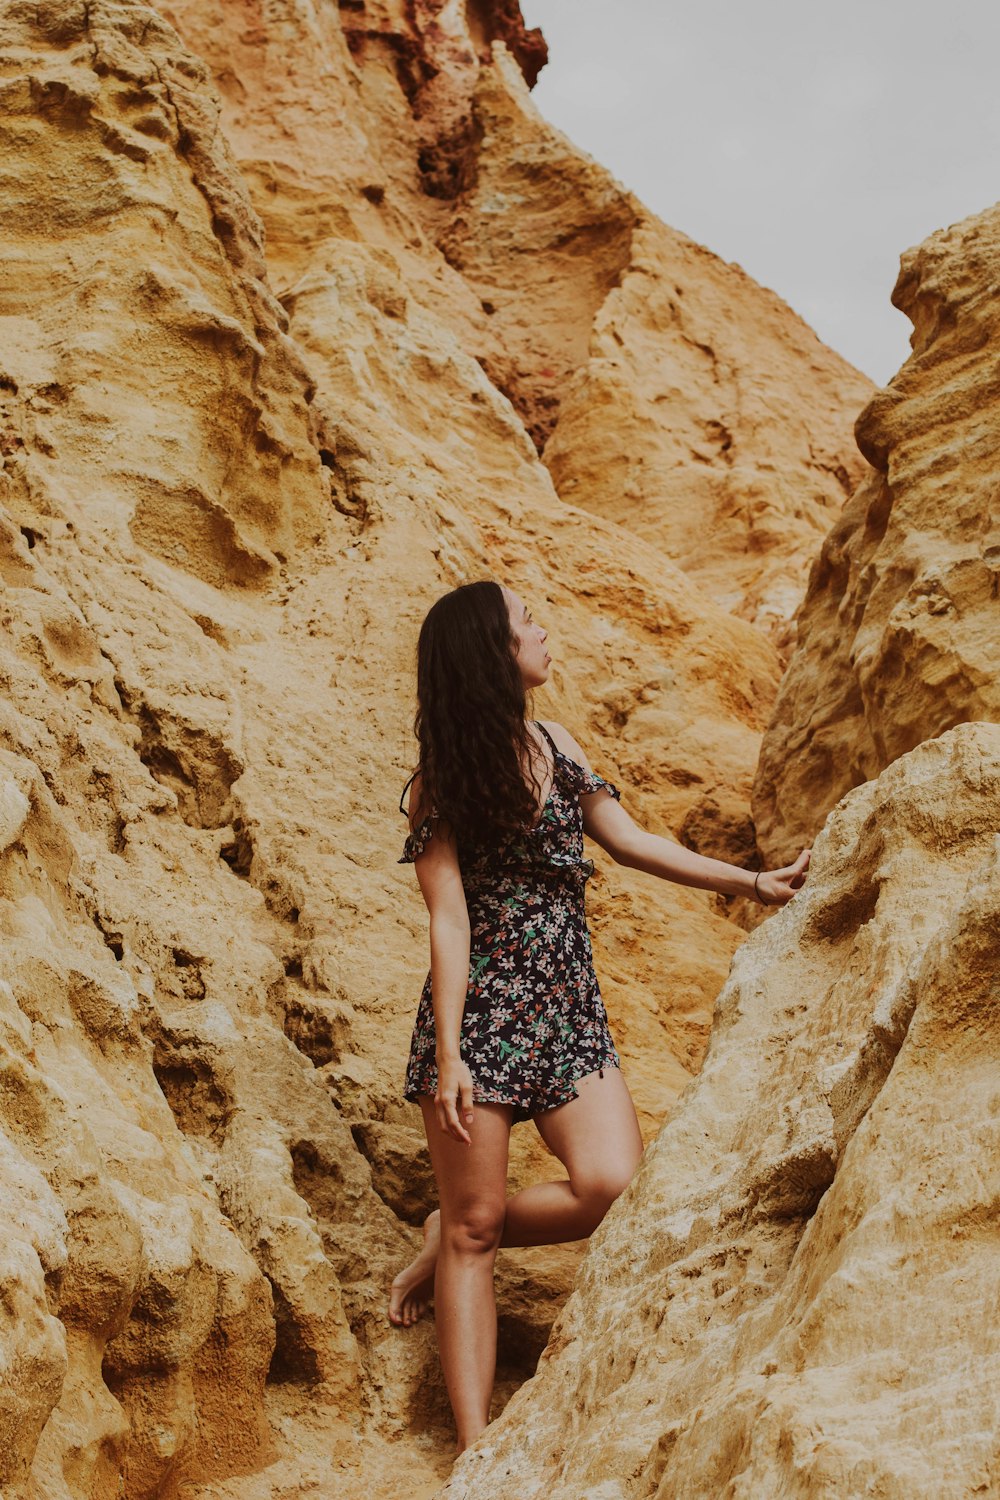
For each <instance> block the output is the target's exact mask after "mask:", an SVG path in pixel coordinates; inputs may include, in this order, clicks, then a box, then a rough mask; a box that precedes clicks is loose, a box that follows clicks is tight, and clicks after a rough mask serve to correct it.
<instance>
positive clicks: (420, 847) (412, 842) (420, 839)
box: [396, 813, 437, 865]
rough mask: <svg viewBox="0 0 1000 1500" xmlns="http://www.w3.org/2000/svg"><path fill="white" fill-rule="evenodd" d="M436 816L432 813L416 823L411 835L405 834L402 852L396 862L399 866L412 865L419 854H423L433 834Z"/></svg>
mask: <svg viewBox="0 0 1000 1500" xmlns="http://www.w3.org/2000/svg"><path fill="white" fill-rule="evenodd" d="M436 822H437V818H436V816H435V815H434V814H433V813H432V814H431V815H430V816H429V817H426V818H424V820H423V822H421V823H418V824H417V826H416V828H414V830H413V832H412V833H409V834H407V836H406V842H405V843H404V844H403V852H402V854H401V855H400V857H399V859H398V860H397V861H396V863H397V864H400V865H412V863H413V861H414V860H415V859H416V858H417V856H418V855H419V854H423V852H424V850H425V849H426V848H427V845H428V843H429V842H430V840H431V838H432V837H433V834H434V824H435V823H436Z"/></svg>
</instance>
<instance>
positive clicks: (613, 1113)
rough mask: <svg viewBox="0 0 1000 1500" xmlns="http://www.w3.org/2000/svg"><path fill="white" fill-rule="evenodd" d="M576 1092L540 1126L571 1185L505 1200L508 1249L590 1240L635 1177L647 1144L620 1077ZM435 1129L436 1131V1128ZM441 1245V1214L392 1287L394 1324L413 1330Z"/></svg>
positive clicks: (551, 1185)
mask: <svg viewBox="0 0 1000 1500" xmlns="http://www.w3.org/2000/svg"><path fill="white" fill-rule="evenodd" d="M577 1088H578V1090H579V1098H577V1099H572V1100H570V1102H569V1103H568V1104H560V1105H558V1106H557V1108H555V1109H552V1110H547V1111H546V1112H545V1114H543V1115H539V1116H538V1119H537V1120H536V1122H535V1123H536V1125H537V1127H538V1131H539V1134H540V1135H541V1137H542V1139H543V1140H544V1141H545V1144H546V1145H547V1146H548V1147H549V1149H550V1150H551V1151H553V1152H554V1153H555V1155H556V1156H557V1157H558V1158H559V1160H560V1161H561V1162H562V1164H563V1166H564V1167H565V1168H566V1170H567V1171H568V1172H569V1180H564V1181H562V1182H541V1183H538V1184H536V1185H535V1186H534V1187H529V1188H525V1189H524V1191H523V1192H520V1193H515V1194H514V1196H513V1197H511V1198H508V1199H507V1207H506V1213H505V1217H504V1227H503V1233H502V1235H501V1238H500V1244H501V1246H502V1247H504V1248H512V1247H514V1246H517V1245H556V1244H561V1243H563V1242H564V1241H567V1240H580V1239H585V1238H586V1236H587V1235H589V1234H591V1233H592V1232H593V1231H594V1229H596V1227H597V1225H598V1224H599V1223H600V1222H601V1220H602V1219H603V1217H604V1215H605V1213H606V1212H607V1210H608V1207H609V1206H610V1204H611V1203H612V1202H613V1201H614V1199H615V1198H616V1197H617V1196H618V1194H619V1193H620V1192H621V1191H622V1189H623V1188H624V1187H625V1186H626V1185H627V1183H628V1182H629V1181H630V1180H631V1178H632V1175H633V1173H634V1172H635V1169H636V1166H637V1165H638V1162H639V1158H640V1156H641V1155H642V1137H641V1136H640V1134H639V1123H638V1121H637V1120H636V1117H635V1108H634V1106H633V1104H632V1099H631V1096H630V1094H629V1091H628V1086H627V1084H626V1083H625V1080H624V1078H623V1077H622V1075H621V1073H620V1072H619V1071H618V1069H617V1068H606V1069H605V1070H604V1077H603V1078H601V1077H600V1076H599V1075H598V1074H597V1073H592V1074H590V1076H589V1077H587V1078H581V1079H579V1080H578V1082H577ZM431 1124H432V1126H433V1128H434V1129H437V1128H438V1127H437V1124H436V1121H432V1122H431ZM439 1133H440V1132H439ZM439 1243H440V1226H439V1214H438V1212H437V1210H435V1212H434V1213H432V1214H431V1215H430V1216H429V1217H428V1219H427V1223H426V1224H425V1226H424V1247H423V1249H422V1250H421V1252H420V1254H419V1255H418V1256H417V1258H416V1259H415V1260H414V1261H412V1262H411V1263H410V1265H408V1266H407V1267H406V1269H405V1270H404V1271H400V1273H399V1275H398V1276H397V1277H396V1279H395V1281H394V1282H393V1283H392V1293H391V1296H390V1302H389V1317H390V1319H391V1321H392V1322H394V1323H396V1324H398V1325H399V1326H401V1327H409V1325H410V1324H411V1323H415V1322H416V1321H417V1319H418V1318H419V1317H420V1316H421V1314H422V1313H423V1312H424V1311H425V1310H426V1308H427V1304H428V1302H429V1300H430V1298H431V1296H432V1295H433V1290H434V1266H435V1262H436V1259H437V1251H438V1244H439Z"/></svg>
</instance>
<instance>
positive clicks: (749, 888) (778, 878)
mask: <svg viewBox="0 0 1000 1500" xmlns="http://www.w3.org/2000/svg"><path fill="white" fill-rule="evenodd" d="M545 727H546V729H548V731H549V733H550V734H551V735H552V738H553V739H554V740H555V742H556V744H557V745H558V747H559V749H560V750H562V751H563V753H564V754H565V755H569V756H571V757H572V759H573V760H575V761H577V762H578V764H579V765H581V766H584V767H586V769H587V770H588V771H589V770H590V769H591V766H590V764H589V762H588V761H587V757H586V756H585V755H584V753H583V751H582V750H581V749H580V746H579V745H578V744H577V743H576V741H575V740H574V739H573V737H572V736H571V735H570V734H569V733H568V732H567V730H565V729H563V727H562V725H561V724H549V723H547V724H546V726H545ZM583 826H584V829H585V830H586V832H587V833H588V834H589V835H590V837H591V838H592V839H594V840H595V841H596V842H597V843H598V844H600V845H601V847H602V849H606V850H607V851H608V853H609V854H610V855H611V858H612V859H613V860H615V861H616V862H617V863H618V864H620V865H626V866H628V867H629V868H630V869H633V870H644V871H645V872H646V873H647V874H649V875H658V876H660V877H661V878H662V879H664V880H673V881H675V882H676V883H677V884H678V885H689V886H693V887H695V888H696V889H697V890H702V891H718V892H720V894H721V895H724V896H749V897H750V898H751V900H754V899H757V900H760V901H762V902H763V903H764V905H765V906H784V904H785V902H786V901H790V900H791V898H792V897H793V896H794V895H795V892H796V891H797V890H798V889H799V888H800V887H801V886H802V885H803V884H804V882H805V878H806V870H807V869H808V868H809V850H808V849H803V851H802V853H801V854H800V855H799V857H798V859H797V860H796V861H795V863H794V864H791V865H785V866H784V867H783V868H782V869H780V870H765V871H762V872H761V873H760V874H755V873H754V871H752V870H742V869H740V867H739V866H738V865H730V864H726V862H725V860H721V859H708V858H707V857H706V856H705V855H704V854H695V852H694V851H693V850H692V849H685V847H684V845H683V844H677V843H675V842H674V841H673V839H665V838H661V837H660V836H659V835H658V834H655V833H646V831H645V830H644V829H642V828H640V827H639V826H638V824H636V823H634V822H633V821H632V819H631V818H630V817H629V815H628V813H627V812H626V811H625V809H624V808H623V807H622V806H621V804H620V803H618V802H616V801H615V800H614V798H613V797H611V796H609V795H608V793H606V792H604V793H600V792H597V793H594V794H593V795H591V796H585V797H584V798H583ZM755 882H756V891H755V889H754V883H755Z"/></svg>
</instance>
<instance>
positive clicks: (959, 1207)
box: [444, 725, 1000, 1500]
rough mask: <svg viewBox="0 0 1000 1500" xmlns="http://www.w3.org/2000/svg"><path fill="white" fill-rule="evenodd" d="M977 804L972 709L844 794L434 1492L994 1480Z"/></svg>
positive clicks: (992, 740) (986, 952) (766, 1488)
mask: <svg viewBox="0 0 1000 1500" xmlns="http://www.w3.org/2000/svg"><path fill="white" fill-rule="evenodd" d="M998 809H1000V728H998V727H997V726H994V725H964V726H962V727H961V728H958V729H955V730H953V731H951V732H950V733H947V734H945V735H943V736H942V737H941V738H940V739H936V740H933V741H930V742H928V743H925V744H923V745H921V746H919V747H918V748H917V749H916V750H913V751H911V752H910V753H909V754H908V755H905V756H903V757H902V758H900V759H898V760H897V761H896V762H895V763H894V764H893V765H892V766H891V767H890V768H889V769H888V770H886V771H884V772H883V773H882V775H881V776H880V777H879V779H878V780H877V781H870V782H868V783H866V784H865V785H864V786H862V787H859V788H857V789H856V790H855V791H853V792H851V793H850V795H849V796H847V797H846V798H845V799H844V800H843V801H842V802H841V804H840V805H839V806H838V808H837V809H836V811H835V812H834V814H833V815H832V817H831V818H830V820H829V821H828V823H827V825H826V827H825V829H824V831H823V833H822V834H821V836H820V837H819V839H818V840H817V842H816V847H815V855H814V862H813V868H812V871H811V873H810V879H809V881H808V883H807V885H806V886H805V888H804V890H803V891H802V892H801V893H800V894H799V895H797V896H796V897H795V899H794V901H793V902H792V903H791V905H790V906H789V907H787V908H786V909H785V910H784V911H783V912H781V913H780V914H777V915H776V916H775V917H773V918H772V919H771V920H770V921H768V922H767V923H765V924H764V926H763V927H762V928H761V929H759V930H758V931H757V932H755V933H754V935H753V936H752V937H751V938H750V939H749V940H748V941H747V942H746V943H745V944H744V946H743V947H742V948H741V949H740V951H739V953H738V954H737V955H736V959H735V961H734V964H733V969H732V973H731V975H730V978H729V980H728V982H727V984H726V986H725V987H724V989H723V991H722V993H721V995H720V997H719V1001H718V1005H717V1009H716V1018H715V1025H714V1028H713V1033H712V1041H711V1044H710V1047H709V1052H708V1055H707V1058H706V1060H705V1065H704V1067H703V1069H702V1072H701V1074H700V1076H699V1078H698V1079H697V1080H696V1082H695V1083H693V1084H692V1085H691V1087H690V1088H689V1089H688V1091H687V1093H686V1094H685V1096H684V1098H683V1100H682V1101H681V1102H680V1104H679V1106H678V1107H677V1109H676V1110H675V1111H674V1113H673V1115H672V1117H671V1119H670V1121H669V1122H668V1124H667V1125H666V1127H665V1128H664V1130H663V1132H662V1133H661V1135H660V1136H659V1137H658V1139H657V1140H656V1142H655V1144H654V1145H653V1146H651V1147H650V1148H649V1149H648V1150H647V1152H646V1156H645V1159H644V1161H643V1164H642V1166H641V1168H640V1170H639V1173H638V1175H637V1177H636V1179H635V1181H634V1182H633V1184H632V1186H631V1187H630V1189H629V1190H628V1192H627V1193H626V1195H625V1196H624V1197H623V1199H621V1200H620V1201H619V1202H618V1203H617V1204H616V1205H615V1208H614V1209H613V1210H612V1212H611V1214H610V1215H609V1217H608V1219H607V1220H606V1221H605V1223H604V1225H603V1226H602V1227H601V1229H600V1230H599V1231H598V1233H597V1234H596V1235H595V1237H594V1238H593V1240H592V1241H591V1245H590V1249H589V1252H588V1254H587V1257H586V1259H585V1261H584V1263H583V1267H582V1269H581V1273H580V1276H579V1278H578V1281H577V1286H576V1289H575V1291H574V1293H573V1295H572V1297H571V1299H570V1301H569V1303H568V1304H567V1306H566V1308H565V1309H564V1312H563V1314H562V1316H561V1318H560V1320H559V1322H558V1324H557V1326H556V1328H555V1329H554V1331H553V1335H552V1339H551V1341H550V1343H549V1346H548V1349H547V1351H546V1353H545V1355H544V1357H543V1359H542V1362H541V1365H540V1367H539V1372H538V1374H537V1375H536V1377H535V1378H534V1380H532V1381H531V1382H530V1383H529V1384H528V1385H527V1386H525V1387H524V1388H523V1389H522V1390H521V1391H520V1392H519V1393H518V1394H517V1396H515V1398H514V1399H513V1400H512V1401H511V1403H510V1405H509V1406H508V1407H507V1410H506V1411H505V1413H504V1415H503V1416H502V1418H501V1419H500V1420H499V1421H498V1422H497V1423H495V1424H494V1425H493V1426H492V1427H491V1428H490V1429H489V1431H488V1432H487V1434H486V1435H485V1436H484V1438H483V1439H482V1440H481V1442H480V1444H479V1445H477V1447H476V1448H474V1449H473V1450H471V1451H470V1453H469V1454H468V1455H467V1456H466V1457H464V1458H463V1459H462V1460H461V1461H460V1462H459V1464H458V1465H457V1467H456V1470H455V1475H454V1477H453V1479H452V1481H451V1483H450V1484H449V1485H448V1486H447V1488H446V1490H445V1492H444V1493H446V1494H447V1495H448V1496H449V1497H454V1500H459V1497H461V1500H479V1497H483V1500H485V1497H487V1496H488V1497H489V1500H535V1497H539V1496H542V1495H544V1496H546V1497H550V1500H598V1497H600V1500H611V1497H616V1500H617V1497H624V1496H626V1495H628V1496H630V1497H634V1500H653V1497H658V1500H667V1497H670V1500H701V1497H703V1496H705V1495H709V1494H711V1495H723V1494H727V1495H730V1494H731V1495H740V1496H747V1497H751V1496H753V1497H757V1496H763V1495H779V1494H780V1495H787V1496H789V1497H802V1500H806V1497H809V1500H813V1497H815V1496H817V1495H838V1496H839V1495H843V1496H848V1495H862V1494H872V1493H878V1494H883V1495H887V1496H898V1497H900V1500H902V1497H904V1496H905V1497H906V1500H960V1497H965V1496H968V1495H973V1494H983V1495H985V1494H989V1493H991V1492H992V1491H993V1490H994V1489H995V1487H996V1482H997V1475H998V1470H997V1461H998V1453H997V1447H996V1434H997V1431H998V1430H1000V1396H998V1392H1000V1378H998V1377H1000V1335H998V1329H997V1325H996V1321H995V1320H994V1319H991V1318H989V1317H984V1309H986V1308H989V1307H991V1306H993V1305H994V1304H995V1301H996V1296H997V1291H998V1270H997V1266H998V1260H997V1249H998V1243H997V1239H998V1227H997V1213H996V1205H997V1194H998V1192H1000V1173H998V1162H1000V1129H998V1115H997V1109H996V1087H997V1086H996V1079H997V1076H998V1075H997V1067H998V1063H1000V1033H998V1029H997V981H996V975H997V972H998V963H1000V865H998V858H1000V846H998V842H997V836H996V830H997V814H998Z"/></svg>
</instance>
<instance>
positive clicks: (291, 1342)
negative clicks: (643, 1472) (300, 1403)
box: [267, 1277, 320, 1386]
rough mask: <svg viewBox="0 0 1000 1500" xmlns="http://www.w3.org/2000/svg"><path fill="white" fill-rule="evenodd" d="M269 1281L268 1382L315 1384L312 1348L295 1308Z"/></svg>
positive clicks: (316, 1369) (316, 1372)
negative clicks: (271, 1329) (271, 1299)
mask: <svg viewBox="0 0 1000 1500" xmlns="http://www.w3.org/2000/svg"><path fill="white" fill-rule="evenodd" d="M268 1280H269V1281H271V1293H272V1295H273V1297H274V1334H275V1339H274V1353H273V1354H272V1355H271V1364H270V1367H269V1369H268V1372H267V1380H268V1384H269V1385H308V1386H312V1385H316V1384H318V1382H319V1379H320V1370H319V1363H318V1361H317V1358H316V1351H315V1349H313V1347H312V1346H311V1344H310V1343H309V1339H308V1336H307V1334H306V1331H305V1330H304V1329H303V1327H302V1324H301V1322H300V1321H299V1319H298V1318H297V1317H296V1314H295V1309H294V1308H293V1307H292V1305H291V1303H290V1302H289V1300H288V1298H287V1297H286V1296H285V1294H284V1292H283V1291H282V1290H281V1287H280V1286H278V1284H277V1282H275V1281H272V1280H271V1278H270V1277H268Z"/></svg>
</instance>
